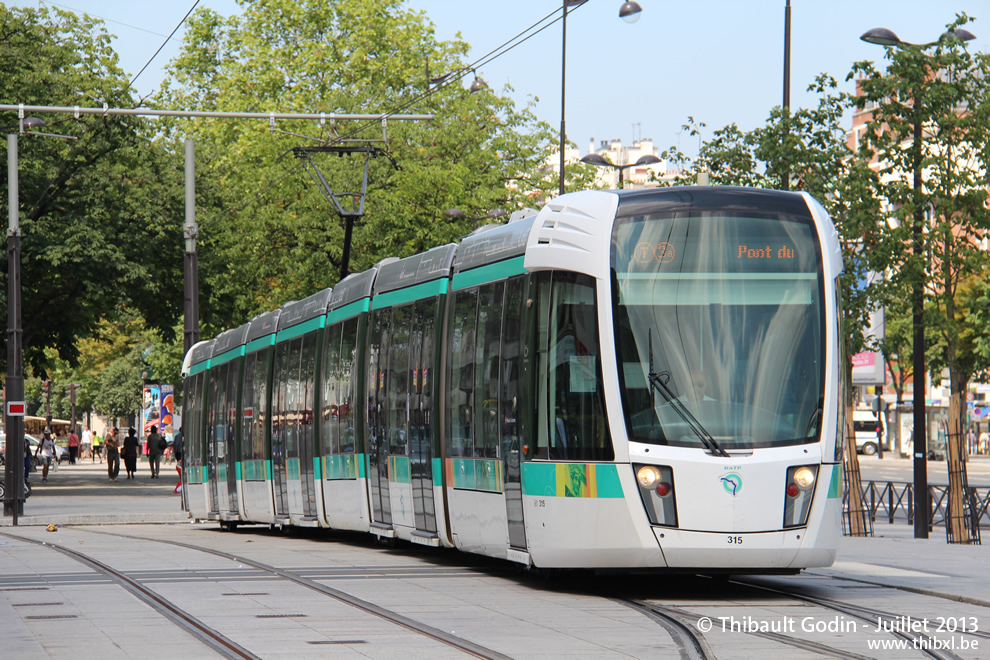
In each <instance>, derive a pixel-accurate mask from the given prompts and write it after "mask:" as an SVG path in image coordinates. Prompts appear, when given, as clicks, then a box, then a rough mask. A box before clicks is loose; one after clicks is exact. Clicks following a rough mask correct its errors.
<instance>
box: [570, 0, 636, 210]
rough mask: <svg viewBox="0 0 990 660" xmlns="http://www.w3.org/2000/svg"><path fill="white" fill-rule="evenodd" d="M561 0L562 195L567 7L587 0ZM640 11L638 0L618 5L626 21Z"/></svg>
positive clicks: (629, 20)
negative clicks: (562, 14)
mask: <svg viewBox="0 0 990 660" xmlns="http://www.w3.org/2000/svg"><path fill="white" fill-rule="evenodd" d="M561 2H562V3H563V9H564V17H563V20H562V21H561V23H562V25H563V27H562V30H563V33H562V38H561V51H560V144H559V145H558V146H559V148H560V182H559V185H558V193H559V194H561V195H563V194H564V170H565V168H566V164H565V162H564V152H565V148H566V146H567V131H566V130H565V129H564V115H565V107H566V102H565V101H566V97H567V9H568V8H569V7H579V6H581V5H583V4H584V3H585V2H587V0H561ZM642 13H643V8H642V7H641V6H640V5H639V3H638V2H632V1H627V2H624V3H622V6H621V7H619V17H620V18H621V19H622V20H624V21H625V22H626V23H635V22H636V21H638V20H639V19H640V17H641V16H642Z"/></svg>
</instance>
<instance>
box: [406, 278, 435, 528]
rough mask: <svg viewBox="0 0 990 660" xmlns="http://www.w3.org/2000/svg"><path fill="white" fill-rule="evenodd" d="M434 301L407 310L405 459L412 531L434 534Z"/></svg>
mask: <svg viewBox="0 0 990 660" xmlns="http://www.w3.org/2000/svg"><path fill="white" fill-rule="evenodd" d="M436 300H437V299H436V298H434V299H431V300H420V301H419V302H417V303H415V306H410V309H413V311H414V313H413V314H412V318H411V319H410V320H411V322H412V331H411V333H410V342H409V346H410V355H409V364H410V366H411V374H410V376H411V383H410V391H411V393H412V394H411V397H410V405H409V408H410V425H409V426H410V436H411V441H410V445H409V459H410V463H411V478H412V491H413V508H414V511H415V518H416V529H417V530H419V531H421V532H426V533H430V534H436V531H437V514H436V507H435V505H434V501H433V437H434V434H433V427H432V421H433V420H432V412H433V397H432V396H431V392H432V387H433V374H432V373H431V365H432V364H433V345H434V342H433V337H434V334H433V331H434V325H435V314H436V304H437V303H436Z"/></svg>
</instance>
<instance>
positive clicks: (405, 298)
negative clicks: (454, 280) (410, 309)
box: [375, 277, 448, 309]
mask: <svg viewBox="0 0 990 660" xmlns="http://www.w3.org/2000/svg"><path fill="white" fill-rule="evenodd" d="M447 282H448V280H447V278H446V277H441V278H439V279H436V280H431V281H429V282H423V283H422V284H416V285H414V286H409V287H406V288H405V289H398V290H396V291H386V292H385V293H381V294H378V295H377V296H375V309H381V308H383V307H393V306H395V305H402V304H403V303H409V302H415V301H417V300H422V299H423V298H432V297H433V296H441V295H443V294H445V293H447Z"/></svg>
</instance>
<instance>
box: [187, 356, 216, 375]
mask: <svg viewBox="0 0 990 660" xmlns="http://www.w3.org/2000/svg"><path fill="white" fill-rule="evenodd" d="M209 368H210V361H209V360H203V361H202V362H197V363H196V364H194V365H191V366H190V367H189V371H188V372H187V373H186V377H189V376H195V375H196V374H198V373H199V372H201V371H206V370H207V369H209Z"/></svg>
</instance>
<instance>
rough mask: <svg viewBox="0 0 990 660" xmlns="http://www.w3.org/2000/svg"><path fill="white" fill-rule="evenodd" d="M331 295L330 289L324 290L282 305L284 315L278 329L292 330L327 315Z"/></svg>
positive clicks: (280, 317)
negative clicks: (305, 322)
mask: <svg viewBox="0 0 990 660" xmlns="http://www.w3.org/2000/svg"><path fill="white" fill-rule="evenodd" d="M331 293H332V291H331V290H330V289H323V290H322V291H317V292H316V293H314V294H313V295H311V296H307V297H306V298H303V299H302V300H294V301H292V302H290V303H286V304H285V305H282V314H281V315H280V316H279V317H278V329H279V330H284V329H286V328H291V327H292V326H294V325H299V324H300V323H303V322H304V321H308V320H310V319H315V318H317V317H320V316H324V315H326V313H327V305H328V304H329V302H330V294H331Z"/></svg>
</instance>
